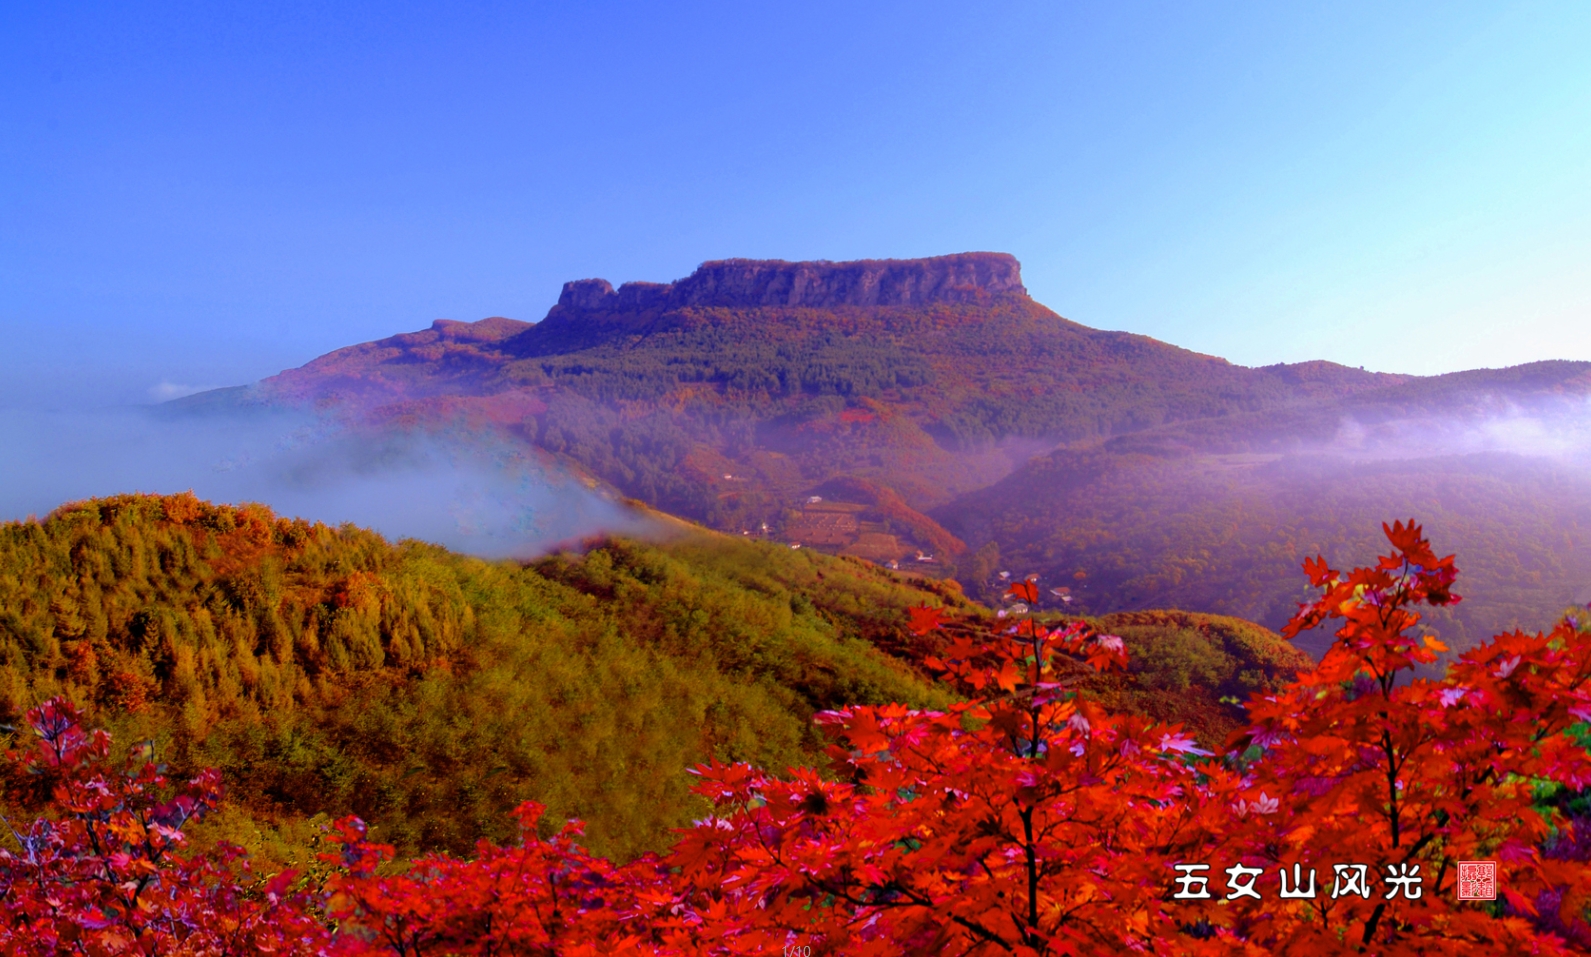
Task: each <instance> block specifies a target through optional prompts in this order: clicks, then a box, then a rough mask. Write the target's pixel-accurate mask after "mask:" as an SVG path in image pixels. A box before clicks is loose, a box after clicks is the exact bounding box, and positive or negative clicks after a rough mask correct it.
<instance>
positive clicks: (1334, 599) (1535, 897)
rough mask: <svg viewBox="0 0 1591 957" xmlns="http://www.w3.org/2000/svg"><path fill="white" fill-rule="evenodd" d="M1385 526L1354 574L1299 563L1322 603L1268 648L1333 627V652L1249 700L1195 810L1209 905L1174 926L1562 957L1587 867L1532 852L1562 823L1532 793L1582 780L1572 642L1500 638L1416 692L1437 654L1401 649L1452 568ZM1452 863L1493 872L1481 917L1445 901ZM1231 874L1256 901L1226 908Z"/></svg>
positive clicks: (1585, 656) (1573, 946) (1575, 943)
mask: <svg viewBox="0 0 1591 957" xmlns="http://www.w3.org/2000/svg"><path fill="white" fill-rule="evenodd" d="M1384 528H1385V531H1386V534H1387V538H1388V539H1389V541H1390V542H1391V545H1392V550H1391V552H1390V553H1389V554H1387V555H1385V556H1382V557H1381V559H1380V560H1379V561H1378V562H1377V564H1376V565H1375V566H1373V567H1369V568H1358V569H1355V570H1353V571H1352V572H1348V573H1343V572H1339V571H1337V570H1335V569H1332V568H1330V567H1328V566H1327V564H1326V563H1325V561H1324V560H1322V559H1319V558H1316V559H1313V560H1311V561H1309V562H1307V563H1306V564H1305V570H1306V571H1307V572H1308V574H1309V576H1310V580H1311V582H1312V583H1313V584H1314V585H1315V587H1317V588H1319V589H1321V595H1320V597H1319V598H1318V599H1316V600H1315V601H1314V602H1312V603H1309V604H1306V605H1304V606H1303V607H1302V608H1301V609H1300V610H1299V613H1298V614H1297V615H1296V616H1295V617H1294V618H1293V620H1292V622H1291V623H1290V624H1289V625H1288V626H1287V629H1286V631H1285V634H1286V635H1287V636H1289V637H1291V636H1293V635H1296V634H1297V633H1298V632H1300V631H1302V630H1304V629H1308V628H1312V627H1315V626H1318V625H1321V624H1324V623H1328V622H1337V623H1340V625H1339V627H1338V628H1337V631H1336V640H1335V642H1334V643H1333V644H1332V646H1331V647H1330V648H1329V649H1328V650H1327V651H1326V653H1325V655H1324V656H1323V658H1322V659H1321V661H1320V663H1319V665H1318V666H1317V667H1316V668H1314V669H1313V670H1312V671H1310V672H1308V673H1306V674H1303V675H1301V676H1299V678H1298V680H1297V681H1296V682H1295V683H1293V684H1292V685H1290V686H1288V687H1287V688H1285V689H1284V690H1283V691H1281V692H1280V693H1278V694H1275V695H1271V696H1266V697H1263V698H1261V699H1259V700H1254V701H1251V702H1249V705H1248V708H1249V714H1250V719H1251V721H1252V727H1251V728H1249V729H1248V730H1247V731H1245V732H1242V733H1241V734H1240V735H1239V736H1238V738H1237V739H1236V740H1235V741H1234V742H1233V745H1234V755H1233V762H1232V763H1233V765H1234V767H1235V768H1237V769H1238V772H1239V775H1240V776H1239V777H1237V778H1233V777H1231V776H1216V777H1214V778H1212V781H1211V792H1210V797H1211V798H1219V800H1210V801H1209V802H1208V803H1207V804H1206V806H1205V818H1204V822H1203V823H1204V827H1205V829H1206V830H1207V832H1208V839H1209V844H1208V846H1207V847H1206V848H1205V849H1203V850H1202V851H1201V852H1200V853H1201V854H1202V855H1203V857H1204V858H1207V859H1208V863H1210V864H1212V870H1211V871H1210V872H1209V873H1212V874H1214V875H1215V879H1214V880H1212V882H1211V885H1210V887H1209V888H1208V891H1209V892H1210V893H1212V896H1213V898H1214V903H1213V905H1212V903H1211V902H1208V901H1198V902H1192V901H1189V902H1184V903H1186V904H1187V905H1188V911H1187V912H1188V914H1189V915H1190V916H1192V915H1197V917H1198V919H1199V920H1200V921H1202V922H1203V923H1202V924H1201V925H1200V926H1201V928H1202V929H1203V930H1204V932H1206V933H1210V934H1215V935H1218V936H1219V937H1221V938H1223V939H1230V940H1234V941H1244V942H1248V943H1252V944H1258V945H1260V946H1262V947H1264V948H1265V949H1266V950H1267V951H1268V952H1274V953H1311V954H1333V953H1341V954H1355V953H1376V954H1389V955H1390V954H1483V953H1484V954H1491V953H1499V952H1507V951H1509V950H1515V949H1517V950H1519V951H1520V952H1529V953H1568V952H1581V951H1582V949H1583V948H1584V947H1586V946H1587V945H1591V934H1588V928H1587V926H1586V923H1585V914H1586V905H1587V899H1588V898H1587V895H1588V893H1591V868H1588V866H1587V863H1586V861H1584V860H1566V859H1563V858H1562V857H1561V856H1559V855H1554V854H1551V853H1548V852H1547V851H1546V848H1548V846H1549V845H1550V843H1552V842H1553V841H1555V840H1556V841H1560V842H1561V840H1562V839H1563V838H1564V837H1565V836H1567V835H1568V830H1569V829H1570V828H1571V827H1572V822H1570V821H1568V820H1566V819H1565V818H1564V817H1563V816H1562V815H1561V814H1559V813H1558V812H1557V811H1556V810H1555V809H1553V808H1551V807H1544V806H1540V805H1538V803H1537V802H1536V801H1535V796H1536V793H1537V789H1538V788H1539V787H1540V786H1541V785H1542V784H1544V783H1546V782H1556V783H1558V784H1561V785H1565V786H1567V787H1570V788H1577V789H1578V788H1584V787H1585V786H1586V785H1587V784H1591V758H1588V755H1587V753H1586V750H1585V749H1584V747H1583V746H1581V744H1580V743H1578V742H1577V741H1576V739H1575V738H1574V736H1572V735H1571V734H1570V733H1569V732H1570V731H1571V730H1572V729H1574V728H1575V727H1576V725H1580V726H1581V727H1583V725H1581V723H1582V722H1585V721H1586V720H1588V719H1591V639H1588V636H1587V635H1586V634H1584V633H1582V632H1580V631H1578V630H1577V629H1576V628H1575V627H1574V626H1573V624H1572V623H1570V622H1568V621H1565V622H1563V623H1560V624H1559V625H1558V627H1557V628H1556V629H1554V630H1553V631H1551V632H1550V633H1547V634H1536V635H1527V634H1523V633H1520V632H1514V633H1511V634H1505V635H1499V636H1497V637H1496V638H1494V639H1493V640H1492V641H1490V642H1488V643H1486V644H1484V645H1482V646H1480V647H1477V648H1475V649H1473V650H1471V651H1469V652H1467V653H1465V654H1463V655H1461V656H1459V657H1458V658H1457V659H1456V660H1454V661H1453V662H1451V664H1449V665H1448V667H1447V669H1446V674H1445V675H1444V676H1443V677H1442V678H1440V679H1431V678H1426V677H1419V676H1417V674H1416V672H1417V671H1418V670H1419V669H1420V667H1421V666H1430V665H1432V664H1434V663H1436V662H1437V661H1438V658H1439V655H1440V653H1442V652H1444V651H1446V650H1447V649H1446V648H1445V647H1444V646H1443V645H1442V644H1441V643H1440V642H1439V641H1437V640H1436V639H1435V638H1434V637H1431V636H1429V635H1423V636H1422V635H1421V634H1420V620H1421V619H1420V614H1419V613H1418V612H1417V611H1416V610H1415V608H1416V607H1417V606H1419V605H1422V604H1424V605H1433V606H1440V605H1445V604H1450V603H1452V602H1456V601H1458V600H1459V598H1458V596H1457V595H1455V594H1454V593H1453V591H1452V587H1453V584H1454V579H1455V576H1456V574H1457V571H1456V569H1455V568H1454V565H1453V557H1452V556H1447V557H1445V558H1438V557H1437V556H1436V555H1435V553H1434V552H1433V551H1432V550H1431V545H1430V543H1429V542H1428V541H1427V540H1426V539H1425V538H1424V536H1423V534H1422V531H1421V529H1420V527H1419V526H1418V525H1416V524H1414V522H1412V521H1411V522H1409V523H1408V524H1404V523H1401V522H1399V523H1396V524H1394V525H1392V526H1390V527H1384ZM1238 752H1241V754H1239V753H1238ZM1462 862H1477V863H1489V864H1491V865H1493V868H1492V872H1491V873H1492V879H1493V880H1492V885H1491V886H1492V889H1493V890H1495V891H1497V892H1499V893H1500V895H1501V901H1500V902H1498V903H1492V902H1489V901H1461V900H1459V899H1458V898H1457V890H1458V888H1457V882H1458V877H1459V864H1460V863H1462ZM1235 865H1241V866H1244V867H1251V868H1257V869H1261V870H1262V871H1263V873H1262V874H1261V875H1259V876H1258V878H1257V880H1256V881H1255V882H1254V887H1255V890H1256V891H1257V892H1258V893H1260V894H1261V895H1262V896H1261V897H1260V898H1259V899H1256V898H1255V897H1254V896H1251V895H1248V894H1244V893H1241V892H1234V890H1233V887H1234V886H1236V885H1237V884H1240V883H1242V882H1244V881H1245V880H1246V876H1245V875H1244V874H1242V873H1237V874H1232V875H1228V874H1226V873H1225V871H1226V869H1227V868H1229V867H1233V866H1235ZM1295 865H1296V866H1297V870H1294V867H1295ZM1312 870H1313V871H1314V872H1315V873H1316V875H1317V877H1318V881H1319V883H1318V885H1317V886H1316V887H1315V893H1314V894H1313V895H1312V896H1307V897H1305V896H1294V897H1291V898H1288V899H1282V898H1281V893H1282V889H1283V886H1284V885H1283V878H1284V877H1285V878H1286V883H1287V886H1288V888H1289V890H1290V891H1291V892H1292V893H1293V894H1295V895H1302V894H1303V893H1304V892H1305V891H1308V890H1309V885H1310V882H1311V876H1310V872H1311V871H1312ZM1229 898H1230V899H1229ZM1548 906H1550V907H1551V909H1552V913H1550V914H1549V913H1544V912H1543V908H1546V907H1548ZM1547 928H1554V929H1556V930H1557V931H1559V933H1558V934H1552V933H1548V932H1546V929H1547Z"/></svg>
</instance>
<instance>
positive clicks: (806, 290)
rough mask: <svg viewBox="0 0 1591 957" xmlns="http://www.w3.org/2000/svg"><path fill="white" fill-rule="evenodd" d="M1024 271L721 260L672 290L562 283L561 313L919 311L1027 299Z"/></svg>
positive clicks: (970, 264) (898, 262)
mask: <svg viewBox="0 0 1591 957" xmlns="http://www.w3.org/2000/svg"><path fill="white" fill-rule="evenodd" d="M1026 295H1027V290H1026V289H1025V288H1023V286H1022V265H1021V264H1020V263H1018V262H1017V261H1016V257H1014V256H1011V255H1009V254H1007V253H960V254H957V255H954V256H935V257H932V258H930V259H862V260H857V261H855V262H841V263H836V262H827V261H817V262H798V263H792V262H784V261H783V260H777V259H773V260H768V259H722V260H718V261H716V262H708V263H703V264H702V265H701V267H700V268H698V269H697V270H696V271H695V272H693V273H691V274H690V275H689V276H687V277H686V278H684V279H681V280H679V281H678V282H673V283H667V284H665V283H653V282H628V283H625V284H624V285H622V286H620V287H619V288H618V290H616V291H615V290H614V288H613V286H612V285H611V284H609V283H608V281H607V280H605V279H581V280H577V281H575V282H569V283H565V284H564V287H563V295H561V296H560V297H559V299H558V305H559V306H560V307H562V308H563V309H564V310H567V311H574V312H645V311H650V310H663V309H676V308H680V307H682V306H723V307H730V308H742V309H745V308H755V307H758V306H806V307H809V308H830V307H835V306H918V305H924V304H927V303H933V302H986V301H989V300H992V299H997V298H1007V297H1025V296H1026Z"/></svg>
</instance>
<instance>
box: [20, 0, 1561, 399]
mask: <svg viewBox="0 0 1591 957" xmlns="http://www.w3.org/2000/svg"><path fill="white" fill-rule="evenodd" d="M244 6H245V5H242V4H217V3H186V4H184V3H163V4H153V3H140V4H132V3H128V4H116V5H111V4H92V3H77V4H59V3H45V2H24V0H5V2H0V405H13V406H14V405H18V404H38V403H46V404H52V405H56V404H71V403H81V402H138V401H149V399H150V397H151V395H155V394H160V393H158V391H157V392H151V390H152V389H156V390H158V389H159V388H160V387H161V384H162V383H165V384H166V386H167V388H166V392H168V393H169V392H172V391H175V390H174V389H173V388H171V387H173V386H189V387H194V386H213V385H225V384H233V383H240V382H247V381H251V380H254V379H257V378H260V377H263V376H265V375H269V374H272V373H275V372H277V371H279V370H280V369H282V368H285V367H289V366H294V365H298V364H300V363H302V362H304V361H307V360H308V359H310V358H312V357H314V356H315V355H318V354H320V353H323V352H326V351H329V350H331V349H334V348H337V347H339V346H342V345H347V344H351V343H354V342H359V341H364V340H368V339H373V338H378V337H381V336H385V335H389V334H391V333H394V332H398V331H404V330H411V329H416V328H421V327H424V326H426V325H428V324H429V323H430V322H431V320H433V319H436V318H440V317H447V318H454V319H465V320H471V319H478V318H482V317H484V316H489V315H507V316H513V317H516V318H520V319H527V320H531V319H539V318H540V317H541V316H542V315H543V314H544V313H545V312H546V309H547V307H548V306H550V305H551V304H552V302H553V301H555V299H556V297H557V294H558V289H559V286H560V284H561V283H562V282H563V281H565V280H567V279H573V278H581V277H588V276H602V277H606V278H608V279H611V280H613V281H615V282H619V281H624V280H630V279H648V280H669V279H674V278H677V277H680V276H683V275H686V274H687V273H689V272H690V271H691V269H693V268H694V267H695V266H696V264H697V263H699V262H701V261H703V260H707V259H716V258H724V257H730V256H747V257H759V258H760V257H767V258H783V259H818V258H823V259H853V258H863V257H875V258H876V257H913V256H926V255H934V254H940V253H948V252H958V251H962V250H976V249H987V250H1003V251H1009V252H1012V253H1014V254H1016V255H1017V256H1018V257H1019V258H1020V259H1021V260H1022V262H1023V264H1024V276H1025V278H1026V281H1027V284H1028V287H1029V289H1030V290H1031V291H1032V292H1033V294H1034V295H1035V296H1036V297H1037V298H1038V299H1039V300H1040V301H1042V302H1044V303H1046V304H1048V305H1050V306H1051V307H1053V308H1055V309H1056V310H1057V311H1059V312H1060V313H1061V314H1063V315H1065V316H1067V317H1069V318H1072V319H1075V320H1077V321H1079V322H1082V323H1085V324H1088V325H1092V326H1097V327H1102V328H1112V329H1126V330H1131V331H1134V332H1142V333H1147V334H1149V335H1152V336H1156V337H1158V338H1161V339H1165V340H1167V341H1170V342H1174V343H1177V344H1179V345H1183V346H1187V347H1189V348H1193V349H1197V350H1199V351H1201V352H1208V353H1213V354H1217V355H1222V356H1226V357H1228V358H1230V359H1232V360H1233V361H1236V362H1240V363H1244V364H1250V365H1259V364H1266V363H1271V362H1278V361H1295V360H1301V359H1307V358H1327V359H1333V360H1336V361H1338V362H1343V363H1348V364H1351V365H1365V366H1367V367H1369V368H1372V369H1382V370H1390V371H1406V372H1421V373H1429V372H1441V371H1449V370H1454V369H1460V368H1469V367H1475V366H1497V365H1508V364H1513V363H1518V362H1525V361H1531V360H1535V359H1542V358H1554V357H1561V358H1577V359H1591V175H1588V173H1591V53H1588V51H1591V4H1585V3H1563V4H1545V3H1544V4H1487V5H1482V6H1473V5H1466V4H1455V3H1432V4H1387V3H1384V2H1378V3H1364V4H1350V3H1321V4H1314V5H1308V4H1297V3H1275V2H1265V3H1253V4H1216V3H1174V2H1169V0H1168V2H1164V3H1157V4H1134V3H1121V2H1113V3H1099V4H1070V3H1033V4H1024V3H993V2H984V3H976V4H973V3H957V4H943V3H929V2H914V3H861V2H856V0H851V2H846V3H813V2H807V3H801V4H783V5H779V4H766V3H744V2H739V3H723V4H685V3H679V4H649V5H642V4H619V3H580V4H573V3H558V4H533V3H516V4H491V3H465V2H453V3H447V4H440V3H438V4H431V5H417V4H400V3H387V4H361V3H354V2H342V3H320V4H293V3H275V4H255V5H251V6H252V7H253V8H254V9H253V10H251V11H248V10H244V9H243V7H244Z"/></svg>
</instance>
